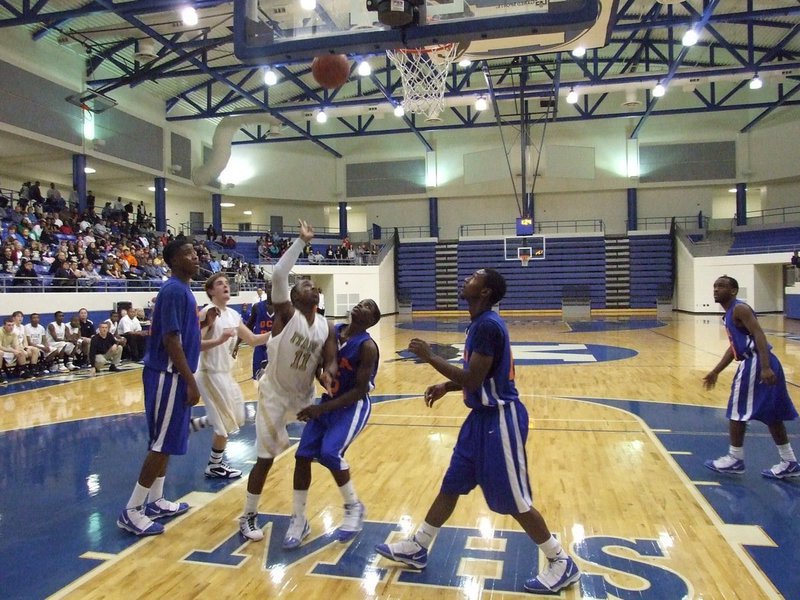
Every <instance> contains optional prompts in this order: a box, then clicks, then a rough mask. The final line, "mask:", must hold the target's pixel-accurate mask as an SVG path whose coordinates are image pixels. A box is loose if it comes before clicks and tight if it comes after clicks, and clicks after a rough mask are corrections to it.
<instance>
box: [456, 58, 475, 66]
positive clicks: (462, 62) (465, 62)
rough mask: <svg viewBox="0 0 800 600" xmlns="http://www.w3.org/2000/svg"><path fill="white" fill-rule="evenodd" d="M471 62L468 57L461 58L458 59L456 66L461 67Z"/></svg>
mask: <svg viewBox="0 0 800 600" xmlns="http://www.w3.org/2000/svg"><path fill="white" fill-rule="evenodd" d="M471 64H472V61H471V60H470V59H468V58H462V59H461V60H460V61H458V66H459V67H461V68H466V67H468V66H470V65H471Z"/></svg>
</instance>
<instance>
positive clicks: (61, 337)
mask: <svg viewBox="0 0 800 600" xmlns="http://www.w3.org/2000/svg"><path fill="white" fill-rule="evenodd" d="M51 327H52V328H53V329H55V331H56V335H57V336H58V337H57V338H53V336H52V335H50V328H51ZM65 341H67V324H66V323H61V325H59V324H58V323H56V322H55V321H53V322H52V323H50V325H48V326H47V345H48V346H49V345H50V344H53V343H55V342H65Z"/></svg>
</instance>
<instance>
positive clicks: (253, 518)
mask: <svg viewBox="0 0 800 600" xmlns="http://www.w3.org/2000/svg"><path fill="white" fill-rule="evenodd" d="M239 533H241V534H242V535H243V536H244V537H246V538H247V539H248V540H252V541H254V542H260V541H261V540H263V539H264V532H263V531H261V528H260V527H259V526H258V514H257V513H247V514H246V515H242V516H241V517H239Z"/></svg>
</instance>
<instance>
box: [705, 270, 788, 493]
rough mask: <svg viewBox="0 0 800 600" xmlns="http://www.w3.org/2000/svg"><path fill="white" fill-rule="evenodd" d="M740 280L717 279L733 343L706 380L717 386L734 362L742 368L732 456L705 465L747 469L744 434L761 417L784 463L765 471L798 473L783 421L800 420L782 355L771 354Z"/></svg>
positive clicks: (717, 296) (734, 399) (736, 385)
mask: <svg viewBox="0 0 800 600" xmlns="http://www.w3.org/2000/svg"><path fill="white" fill-rule="evenodd" d="M738 292H739V283H738V282H737V281H736V280H735V279H734V278H733V277H728V276H727V275H723V276H722V277H720V278H718V279H717V280H716V281H715V282H714V302H719V304H720V305H721V306H722V308H724V309H725V316H724V317H723V318H722V321H723V323H724V324H725V330H726V331H727V334H728V339H729V340H730V346H728V349H727V350H726V351H725V354H724V355H723V356H722V358H721V359H720V361H719V363H717V366H716V367H714V368H713V369H712V370H711V371H710V372H709V373H708V374H707V375H706V376H705V377H704V378H703V385H704V386H705V388H706V389H711V388H713V387H714V386H715V385H716V383H717V376H718V375H719V374H720V373H721V372H722V370H723V369H724V368H725V367H727V366H728V365H729V364H731V362H732V361H734V360H736V361H738V362H739V367H738V368H737V370H736V374H735V375H734V376H733V383H732V384H731V396H730V398H729V399H728V410H727V412H726V416H727V417H728V424H729V435H730V447H729V449H728V454H726V455H725V456H721V457H720V458H717V459H715V460H707V461H706V462H705V463H704V464H705V466H706V467H708V468H709V469H711V470H712V471H717V472H719V473H735V474H740V473H744V434H745V431H746V429H747V422H748V421H750V420H753V419H755V420H757V421H761V422H762V423H764V424H765V425H766V426H767V427H769V432H770V434H772V439H773V440H774V441H775V445H776V446H777V447H778V455H779V456H780V462H778V464H776V465H774V466H773V467H771V468H769V469H764V470H763V471H761V474H762V475H763V476H764V477H768V478H770V479H786V478H789V477H800V465H798V464H797V458H795V455H794V451H793V450H792V445H791V444H790V443H789V436H788V435H787V433H786V425H785V424H784V421H792V420H794V419H796V418H797V411H796V410H795V408H794V405H793V404H792V399H791V398H790V397H789V391H788V390H787V389H786V376H785V375H784V374H783V367H782V366H781V363H780V361H779V360H778V358H777V357H776V356H775V355H774V354H773V353H772V352H770V350H771V348H772V347H771V346H770V345H769V344H768V343H767V337H766V336H765V335H764V331H763V330H762V329H761V325H759V323H758V319H757V318H756V315H755V313H754V312H753V309H752V308H750V307H749V306H748V305H747V304H745V303H744V302H742V301H741V300H738V299H737V298H736V294H737V293H738Z"/></svg>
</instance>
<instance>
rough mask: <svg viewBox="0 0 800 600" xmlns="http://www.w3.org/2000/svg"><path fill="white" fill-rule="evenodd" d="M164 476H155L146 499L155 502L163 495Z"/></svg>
mask: <svg viewBox="0 0 800 600" xmlns="http://www.w3.org/2000/svg"><path fill="white" fill-rule="evenodd" d="M165 480H166V477H156V480H155V481H154V482H153V485H152V486H150V494H149V495H148V497H147V499H148V501H150V502H155V501H156V500H158V499H159V498H163V497H164V481H165Z"/></svg>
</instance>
